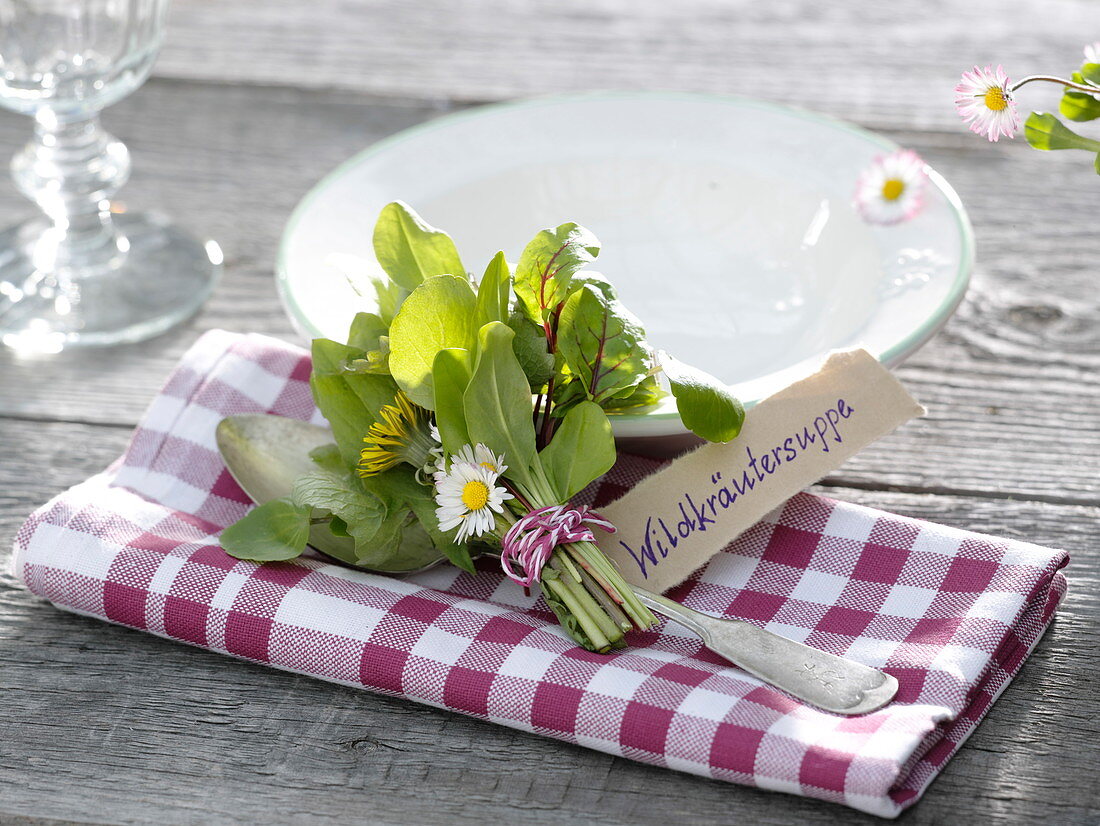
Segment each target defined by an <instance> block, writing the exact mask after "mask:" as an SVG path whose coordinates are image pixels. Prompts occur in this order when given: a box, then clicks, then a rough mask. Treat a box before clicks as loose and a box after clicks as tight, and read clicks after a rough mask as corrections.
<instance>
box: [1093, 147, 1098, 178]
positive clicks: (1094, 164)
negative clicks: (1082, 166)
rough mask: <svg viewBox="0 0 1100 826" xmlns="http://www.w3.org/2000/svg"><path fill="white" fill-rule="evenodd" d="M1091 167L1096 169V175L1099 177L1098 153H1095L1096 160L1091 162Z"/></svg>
mask: <svg viewBox="0 0 1100 826" xmlns="http://www.w3.org/2000/svg"><path fill="white" fill-rule="evenodd" d="M1092 165H1093V167H1094V168H1095V169H1096V174H1097V175H1100V152H1097V153H1096V160H1095V161H1093V163H1092Z"/></svg>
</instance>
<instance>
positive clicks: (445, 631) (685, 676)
mask: <svg viewBox="0 0 1100 826" xmlns="http://www.w3.org/2000/svg"><path fill="white" fill-rule="evenodd" d="M308 377H309V364H308V360H307V358H306V357H305V356H304V355H303V353H302V352H301V351H300V350H298V349H296V348H292V347H290V346H289V345H285V344H282V343H279V342H276V341H273V340H270V339H265V338H261V337H258V336H237V335H231V334H229V333H224V332H214V333H210V334H208V335H206V336H205V337H204V338H202V339H201V340H200V341H199V342H198V343H197V344H196V345H195V347H194V348H193V349H192V350H191V351H190V352H189V353H188V354H187V355H186V356H185V358H184V360H183V362H182V364H181V365H180V366H179V368H178V369H177V370H176V371H175V373H173V375H172V376H171V378H170V379H169V381H168V384H167V386H166V387H165V388H164V390H163V391H162V393H161V394H160V395H159V396H158V397H157V398H156V399H155V400H154V402H153V404H152V405H151V407H150V408H149V412H148V413H147V414H146V416H145V418H144V420H143V421H142V423H141V425H140V427H138V429H137V431H136V432H135V433H134V436H133V441H132V442H131V444H130V447H129V448H128V450H127V451H126V454H125V455H124V456H123V457H122V458H121V459H120V460H118V461H117V462H116V463H115V464H114V465H113V466H112V467H111V468H109V469H108V470H107V471H106V472H104V473H102V474H100V475H98V476H95V477H93V478H91V479H89V480H88V481H86V482H84V483H82V484H80V485H77V486H76V487H74V488H72V489H71V490H69V491H66V492H65V493H63V494H61V495H60V496H58V497H57V498H56V499H54V500H53V501H51V502H49V503H47V504H46V505H45V506H43V507H42V508H41V509H39V510H38V511H37V512H35V513H34V514H33V515H32V516H31V517H30V519H29V520H28V521H27V523H26V524H25V525H24V526H23V528H22V529H21V530H20V532H19V534H18V536H17V538H16V549H15V557H14V563H13V564H14V569H15V572H16V574H17V575H18V576H19V577H21V578H22V579H23V581H24V582H25V583H26V585H27V587H28V588H30V589H31V590H32V591H34V592H35V593H36V594H40V595H41V596H43V597H45V598H46V599H48V600H50V601H52V602H53V603H55V604H56V605H58V606H59V607H61V608H65V609H67V610H70V611H75V612H77V613H81V614H87V615H91V616H95V617H98V618H101V619H105V620H108V621H111V622H115V623H119V624H121V625H126V626H129V627H132V628H140V629H144V630H146V631H149V632H151V633H153V634H158V635H160V636H164V637H168V638H171V639H175V640H180V641H183V642H188V643H192V644H194V645H198V646H202V647H204V648H209V649H212V650H215V651H221V652H224V653H227V654H231V655H234V656H237V657H240V658H243V659H247V660H252V661H255V662H261V663H266V664H269V665H272V666H275V667H278V668H283V669H287V670H290V671H295V672H299V673H302V674H309V675H311V676H315V677H320V678H322V679H326V680H331V681H333V682H338V683H343V684H345V685H351V686H356V687H362V688H367V689H370V690H373V691H379V692H383V693H386V694H392V695H398V696H402V697H407V698H409V699H411V700H415V701H417V702H422V703H426V704H429V705H434V706H440V707H446V708H450V709H454V710H456V711H461V712H463V713H465V714H469V715H472V716H475V717H480V718H482V719H485V720H491V721H493V722H496V723H501V724H503V725H507V726H512V727H514V728H519V729H523V730H525V731H533V732H537V733H539V734H542V735H546V736H549V737H556V738H559V739H561V740H566V741H568V742H571V743H578V744H581V745H584V746H588V747H590V748H594V749H599V750H601V751H605V752H608V753H610V754H616V755H622V756H625V757H629V758H631V759H634V760H639V761H642V762H645V763H652V764H655V765H659V766H667V767H669V768H673V769H679V770H681V771H687V772H692V773H694V774H699V775H703V776H705V777H714V778H719V779H722V780H729V781H732V782H735V783H743V784H747V785H753V786H758V787H761V788H765V789H778V790H781V791H785V792H791V793H793V794H800V795H806V796H810V797H817V798H822V799H824V800H832V801H836V802H838V803H843V804H846V805H848V806H852V807H854V808H856V809H861V810H863V811H867V812H872V813H874V814H877V815H881V816H884V817H894V816H896V815H897V814H898V813H899V812H900V811H901V810H902V809H904V808H905V807H907V806H909V805H911V804H913V803H914V802H915V801H916V800H917V799H918V798H919V797H920V795H921V794H922V792H923V791H924V789H925V788H926V787H927V785H928V784H929V783H930V782H931V781H932V779H933V778H934V777H935V776H936V774H937V773H938V772H939V770H940V768H942V767H943V765H944V764H945V763H946V762H947V760H948V759H949V758H950V757H951V755H952V754H953V753H954V752H955V750H956V749H958V748H959V746H960V744H961V743H962V742H963V740H964V739H965V738H966V737H967V735H968V734H970V732H971V731H972V730H973V729H974V727H975V726H976V725H977V723H978V721H979V720H980V719H981V718H982V716H983V715H984V714H985V712H986V711H987V710H988V709H989V707H990V705H991V704H992V703H993V701H994V700H995V699H996V698H997V696H998V695H999V694H1000V692H1001V691H1002V690H1003V689H1004V688H1005V686H1006V685H1007V684H1008V683H1009V681H1010V680H1011V679H1012V677H1013V675H1015V674H1016V672H1017V671H1018V670H1019V669H1020V667H1021V665H1022V664H1023V661H1024V659H1025V658H1026V657H1027V655H1028V653H1029V652H1030V651H1031V649H1032V647H1033V646H1034V645H1035V644H1036V642H1037V641H1038V640H1039V638H1040V637H1041V636H1042V634H1043V632H1044V631H1045V630H1046V627H1047V625H1048V624H1049V622H1050V620H1051V617H1052V615H1053V613H1054V610H1055V608H1056V607H1057V605H1058V603H1059V601H1060V600H1061V598H1062V596H1063V595H1064V593H1065V587H1066V585H1065V579H1064V577H1063V576H1062V574H1061V573H1060V572H1059V569H1060V568H1061V567H1062V566H1063V565H1065V563H1066V561H1067V557H1066V555H1065V554H1064V553H1062V552H1058V551H1051V550H1047V549H1044V548H1039V547H1036V546H1033V545H1027V544H1024V543H1021V542H1017V541H1015V540H1007V539H994V538H991V537H987V536H979V535H976V534H972V533H967V532H965V531H959V530H954V529H951V528H944V527H940V526H938V525H932V524H928V523H925V522H918V521H915V520H912V519H904V518H901V517H897V516H891V515H889V514H885V513H882V512H879V511H875V510H870V509H868V508H863V507H857V506H854V505H847V504H841V503H837V502H833V501H830V500H828V499H823V498H821V497H817V496H810V495H808V494H801V495H799V496H796V497H794V498H793V499H791V500H790V501H789V502H788V503H787V504H786V505H785V506H783V507H782V508H780V509H778V510H777V511H775V512H774V513H772V514H770V515H769V516H768V517H767V518H765V519H764V520H763V521H761V522H760V523H759V524H758V525H756V526H755V527H753V528H752V529H751V530H749V531H748V532H747V533H745V534H744V535H743V536H741V537H740V538H738V539H737V540H736V541H735V542H733V543H732V544H731V545H730V546H729V547H727V548H726V549H725V550H724V551H723V552H722V553H720V554H718V555H717V556H716V557H715V558H714V559H712V560H711V562H710V563H709V564H708V565H707V566H706V568H704V569H703V570H701V571H699V572H698V573H697V574H696V575H695V576H694V577H692V578H691V579H690V580H688V581H687V582H686V583H684V584H683V585H681V586H679V587H678V588H676V589H675V591H674V592H672V593H671V594H670V595H671V596H672V597H673V598H674V599H677V600H679V601H681V602H683V603H684V604H685V605H688V606H690V607H692V608H697V609H699V610H702V611H707V612H711V613H715V614H721V615H723V616H727V617H738V618H741V619H745V620H748V621H749V622H752V623H755V624H757V625H760V626H763V627H765V628H768V629H771V630H773V631H778V632H779V633H781V634H784V635H786V636H788V637H791V638H793V639H797V640H801V641H804V642H807V643H809V644H810V645H813V646H816V647H818V648H821V649H824V650H826V651H830V652H832V653H834V654H841V655H844V656H848V657H852V658H854V659H856V660H859V661H861V662H864V663H867V664H868V665H873V666H876V667H878V668H882V669H884V670H886V671H887V672H889V673H891V674H893V675H894V676H895V677H897V679H898V681H899V683H900V685H901V690H900V693H899V695H898V699H897V701H896V702H894V703H893V704H891V705H890V706H888V707H887V708H885V709H883V710H881V711H878V712H875V713H873V714H869V715H866V716H863V717H857V718H845V717H838V716H834V715H831V714H827V713H824V712H821V711H818V710H816V709H813V708H810V707H807V706H805V705H803V704H801V703H799V702H796V701H795V700H792V699H791V698H790V697H787V696H786V695H784V694H781V693H779V692H778V691H775V690H773V689H771V688H769V687H767V686H765V685H763V684H762V683H760V682H759V681H758V680H756V679H754V678H753V677H750V676H749V675H747V674H745V673H744V672H742V671H740V670H738V669H737V668H734V667H731V666H730V665H728V664H727V663H726V662H724V661H723V660H722V659H721V658H719V657H717V656H715V655H714V654H712V653H710V652H709V651H707V650H706V649H702V648H701V647H700V645H699V642H698V640H696V639H695V638H694V637H692V635H691V634H689V633H688V632H686V631H685V630H683V629H681V628H679V627H677V626H675V625H672V624H667V625H661V626H659V627H658V628H657V629H656V630H654V631H652V632H648V633H644V634H641V633H636V634H633V635H632V636H630V637H629V641H630V643H631V645H630V648H628V649H626V650H624V651H622V652H619V653H615V654H612V655H609V656H602V655H599V654H591V653H589V652H587V651H584V650H582V649H580V648H578V647H576V646H575V645H573V644H572V642H571V641H570V640H569V639H568V637H566V636H565V634H563V633H562V631H561V629H560V628H559V627H558V626H557V625H556V624H555V622H554V619H553V615H552V614H551V612H550V611H549V610H548V609H547V607H546V605H545V604H544V603H543V602H542V601H541V600H539V599H537V598H534V597H527V596H525V595H524V593H523V590H522V589H521V588H520V587H519V586H518V585H516V584H515V583H514V582H511V581H510V580H508V579H506V578H504V577H503V576H502V575H501V573H500V571H499V568H498V567H497V568H496V570H493V568H494V567H496V566H493V565H486V566H485V568H484V570H482V571H480V572H479V573H478V574H477V575H476V576H471V575H469V574H465V573H462V572H460V571H458V570H457V569H455V568H452V567H449V566H441V567H438V568H435V569H433V570H431V571H428V572H426V573H423V574H420V575H417V576H414V577H409V578H407V579H404V580H399V579H392V578H387V577H381V576H373V575H370V574H366V573H361V572H357V571H351V570H348V569H346V568H342V567H338V566H334V565H330V564H326V563H325V562H324V561H323V560H321V559H316V558H302V559H299V560H295V561H293V562H285V563H270V564H266V565H262V566H257V565H255V564H252V563H248V562H241V561H238V560H235V559H232V558H230V557H229V556H227V555H226V554H225V553H224V552H223V551H222V550H221V549H220V548H219V547H218V539H217V537H218V532H219V531H220V530H221V529H222V528H223V527H225V526H226V525H228V524H230V523H232V522H234V521H235V520H236V519H238V518H239V517H240V516H241V515H243V514H244V513H245V511H246V509H247V508H248V501H247V498H246V497H245V496H244V494H243V493H242V492H241V490H240V489H239V488H238V487H237V485H236V484H235V483H234V482H233V480H232V479H231V478H230V476H229V474H228V473H227V472H226V470H225V468H224V466H223V465H222V463H221V461H220V459H219V458H218V455H217V453H216V451H215V447H214V427H215V425H216V424H217V422H218V420H219V419H221V418H222V417H223V416H225V415H227V414H231V413H248V412H269V413H277V414H280V415H284V416H293V417H298V418H303V419H311V420H313V421H320V417H319V415H318V414H317V412H316V410H315V409H314V407H313V404H312V401H311V399H310V394H309V387H308ZM657 467H659V465H658V464H656V463H654V462H650V461H648V460H644V459H638V458H635V457H623V458H622V459H621V460H620V461H619V463H618V464H617V465H616V466H615V468H614V469H613V470H612V471H611V473H609V474H608V476H607V477H606V478H605V479H604V480H603V481H602V483H599V484H598V486H597V487H598V489H596V490H594V491H593V490H590V491H588V492H586V494H585V497H584V500H585V501H589V502H595V503H596V504H597V505H598V504H600V503H602V502H604V501H607V500H609V499H612V498H615V497H616V496H618V495H619V494H621V493H622V492H623V491H624V490H626V489H628V488H629V487H630V486H631V485H633V484H635V483H636V482H637V481H638V480H639V479H640V478H642V477H643V476H644V475H646V474H647V473H650V472H652V471H653V470H655V469H656V468H657Z"/></svg>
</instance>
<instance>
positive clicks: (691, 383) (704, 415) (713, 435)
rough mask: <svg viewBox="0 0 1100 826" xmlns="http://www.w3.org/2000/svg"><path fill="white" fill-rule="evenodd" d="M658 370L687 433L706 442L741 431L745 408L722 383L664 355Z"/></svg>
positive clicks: (716, 440)
mask: <svg viewBox="0 0 1100 826" xmlns="http://www.w3.org/2000/svg"><path fill="white" fill-rule="evenodd" d="M661 367H662V369H663V370H664V371H665V375H666V376H668V381H669V384H670V385H671V386H672V395H673V396H675V397H676V409H677V410H678V411H679V413H680V419H681V420H682V421H683V423H684V426H685V427H686V428H687V429H688V430H690V431H691V432H692V433H694V434H695V435H696V436H700V437H702V438H704V439H706V440H707V441H708V442H728V441H730V440H731V439H733V438H735V437H736V436H737V434H738V433H740V432H741V425H742V424H743V423H744V421H745V408H744V407H743V406H742V405H741V402H740V401H738V400H737V399H736V398H734V396H733V394H732V393H730V391H729V388H728V387H727V386H726V385H725V384H723V383H722V382H720V381H718V379H716V378H715V377H714V376H712V375H710V374H709V373H704V372H703V371H702V370H699V369H697V368H695V367H690V366H688V365H686V364H684V363H683V362H680V361H677V360H676V359H674V358H673V357H672V356H670V355H668V354H667V353H662V354H661Z"/></svg>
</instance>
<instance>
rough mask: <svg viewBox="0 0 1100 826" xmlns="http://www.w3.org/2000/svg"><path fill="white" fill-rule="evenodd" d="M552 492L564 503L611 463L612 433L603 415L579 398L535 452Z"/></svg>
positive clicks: (592, 404) (613, 456)
mask: <svg viewBox="0 0 1100 826" xmlns="http://www.w3.org/2000/svg"><path fill="white" fill-rule="evenodd" d="M539 459H540V460H541V462H542V467H543V470H545V471H546V476H547V478H548V479H549V480H550V483H551V484H552V485H553V486H554V492H555V493H557V494H558V496H559V497H561V501H562V502H565V501H567V500H569V499H570V498H572V497H573V496H574V495H575V494H577V493H578V492H579V491H581V490H583V489H584V488H585V487H587V486H588V484H589V483H590V482H592V481H593V480H595V479H598V478H599V477H601V476H603V475H604V474H605V473H607V471H609V470H610V469H611V466H612V465H613V464H615V436H614V435H613V434H612V432H611V423H610V422H609V421H608V420H607V414H606V413H604V412H603V409H602V408H601V407H600V406H599V405H598V404H595V403H594V402H589V401H582V402H580V403H579V404H578V405H576V406H575V407H574V408H572V409H571V410H570V411H569V412H568V413H567V414H566V415H565V418H564V419H562V422H561V425H560V426H559V427H558V429H557V430H556V431H555V432H554V438H553V439H551V440H550V444H548V445H547V446H546V447H544V448H543V449H542V452H541V453H539Z"/></svg>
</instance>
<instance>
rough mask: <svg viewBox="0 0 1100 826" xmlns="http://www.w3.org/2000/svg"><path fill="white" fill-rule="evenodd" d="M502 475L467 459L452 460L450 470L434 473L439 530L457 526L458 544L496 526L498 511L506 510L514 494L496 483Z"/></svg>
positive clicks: (456, 539)
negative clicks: (465, 460) (506, 504)
mask: <svg viewBox="0 0 1100 826" xmlns="http://www.w3.org/2000/svg"><path fill="white" fill-rule="evenodd" d="M499 475H500V474H498V473H494V472H493V471H492V470H490V469H488V468H484V467H479V466H477V465H473V464H469V463H468V462H455V461H452V462H451V469H450V470H449V471H446V472H440V473H437V474H436V475H435V489H436V493H435V502H436V509H435V515H436V518H437V519H438V520H439V529H440V530H442V531H449V530H451V529H452V528H458V534H457V535H456V536H455V542H456V543H462V542H465V541H466V540H467V539H469V537H471V536H481V535H482V534H484V533H486V532H488V531H491V530H493V528H495V527H496V516H495V515H494V514H495V513H503V512H504V502H505V500H508V499H511V498H512V494H510V493H508V491H506V490H505V489H504V488H502V487H498V486H497V478H498V477H499Z"/></svg>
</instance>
